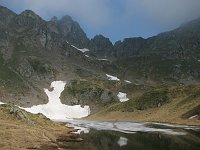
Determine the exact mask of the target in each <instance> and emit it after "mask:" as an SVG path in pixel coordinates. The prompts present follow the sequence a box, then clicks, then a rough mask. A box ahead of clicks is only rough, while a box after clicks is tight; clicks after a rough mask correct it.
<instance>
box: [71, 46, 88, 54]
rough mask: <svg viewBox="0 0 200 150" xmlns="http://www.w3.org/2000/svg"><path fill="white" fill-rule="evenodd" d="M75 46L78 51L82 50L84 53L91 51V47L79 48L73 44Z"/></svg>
mask: <svg viewBox="0 0 200 150" xmlns="http://www.w3.org/2000/svg"><path fill="white" fill-rule="evenodd" d="M71 46H72V47H73V48H75V49H77V50H78V51H81V52H82V53H85V52H88V51H90V50H89V49H87V48H78V47H76V46H74V45H71Z"/></svg>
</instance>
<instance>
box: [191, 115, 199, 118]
mask: <svg viewBox="0 0 200 150" xmlns="http://www.w3.org/2000/svg"><path fill="white" fill-rule="evenodd" d="M196 117H198V115H194V116H191V117H190V118H189V119H194V118H196Z"/></svg>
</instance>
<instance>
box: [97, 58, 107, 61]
mask: <svg viewBox="0 0 200 150" xmlns="http://www.w3.org/2000/svg"><path fill="white" fill-rule="evenodd" d="M97 60H100V61H107V60H108V59H105V58H104V59H97Z"/></svg>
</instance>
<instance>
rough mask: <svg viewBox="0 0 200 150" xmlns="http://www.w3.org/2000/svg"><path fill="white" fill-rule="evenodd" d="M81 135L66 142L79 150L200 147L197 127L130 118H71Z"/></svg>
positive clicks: (185, 149)
mask: <svg viewBox="0 0 200 150" xmlns="http://www.w3.org/2000/svg"><path fill="white" fill-rule="evenodd" d="M71 125H72V126H75V127H76V128H77V129H78V128H80V129H82V131H86V132H85V134H83V132H81V130H79V131H78V132H79V133H81V137H82V138H83V139H84V141H83V142H80V143H68V145H70V147H69V148H71V149H80V150H200V132H199V129H198V128H197V127H188V126H174V125H163V124H156V123H134V122H90V121H88V122H87V121H73V122H71Z"/></svg>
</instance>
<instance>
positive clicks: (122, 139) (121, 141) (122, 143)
mask: <svg viewBox="0 0 200 150" xmlns="http://www.w3.org/2000/svg"><path fill="white" fill-rule="evenodd" d="M127 142H128V139H127V138H125V137H120V138H119V140H118V142H117V144H118V145H119V146H120V147H121V146H125V145H127Z"/></svg>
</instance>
